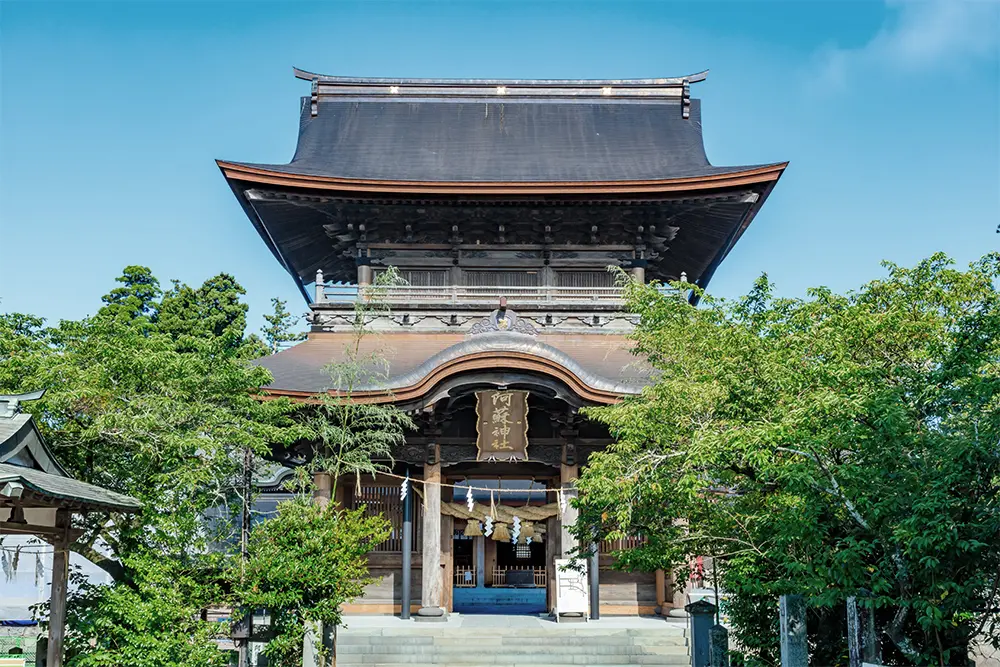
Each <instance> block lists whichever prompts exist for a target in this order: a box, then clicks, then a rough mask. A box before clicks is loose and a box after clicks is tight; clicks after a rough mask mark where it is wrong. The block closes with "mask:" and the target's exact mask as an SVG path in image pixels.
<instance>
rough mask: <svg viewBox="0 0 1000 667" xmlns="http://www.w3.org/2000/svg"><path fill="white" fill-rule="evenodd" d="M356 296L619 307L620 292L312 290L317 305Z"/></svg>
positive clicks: (389, 300) (597, 289)
mask: <svg viewBox="0 0 1000 667" xmlns="http://www.w3.org/2000/svg"><path fill="white" fill-rule="evenodd" d="M359 293H360V294H361V295H363V296H368V297H370V298H372V299H375V300H378V301H381V302H385V303H435V304H441V305H453V304H483V305H495V304H496V303H497V301H499V299H500V297H507V298H508V299H509V300H510V301H511V302H512V303H513V304H525V303H538V304H543V303H581V304H585V303H606V304H621V303H622V290H621V289H620V288H618V287H553V286H536V287H499V286H474V285H446V286H443V287H418V286H413V285H406V286H400V287H379V288H367V287H362V288H358V286H357V285H324V286H321V288H320V289H317V290H316V296H317V297H321V298H318V299H317V300H318V301H319V302H320V303H349V302H354V301H355V300H356V299H357V298H358V295H359Z"/></svg>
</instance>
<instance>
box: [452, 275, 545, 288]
mask: <svg viewBox="0 0 1000 667" xmlns="http://www.w3.org/2000/svg"><path fill="white" fill-rule="evenodd" d="M463 274H464V276H465V284H466V285H468V286H470V287H536V286H537V285H538V272H537V271H464V272H463Z"/></svg>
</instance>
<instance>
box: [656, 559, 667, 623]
mask: <svg viewBox="0 0 1000 667" xmlns="http://www.w3.org/2000/svg"><path fill="white" fill-rule="evenodd" d="M654 576H655V577H656V613H657V614H660V615H661V616H666V615H667V573H666V572H664V571H663V570H657V571H656V572H655V573H654Z"/></svg>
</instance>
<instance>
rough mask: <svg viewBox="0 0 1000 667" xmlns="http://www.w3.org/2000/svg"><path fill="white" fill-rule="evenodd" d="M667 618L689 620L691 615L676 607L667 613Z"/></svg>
mask: <svg viewBox="0 0 1000 667" xmlns="http://www.w3.org/2000/svg"><path fill="white" fill-rule="evenodd" d="M667 616H669V617H670V618H688V616H689V614H688V613H687V612H686V611H684V610H683V609H681V608H679V607H674V608H673V609H671V610H670V611H668V612H667Z"/></svg>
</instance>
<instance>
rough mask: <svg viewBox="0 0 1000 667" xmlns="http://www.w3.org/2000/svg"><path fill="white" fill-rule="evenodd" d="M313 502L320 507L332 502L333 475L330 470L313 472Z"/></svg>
mask: <svg viewBox="0 0 1000 667" xmlns="http://www.w3.org/2000/svg"><path fill="white" fill-rule="evenodd" d="M313 484H315V485H316V488H315V489H313V503H315V504H317V505H319V506H320V507H326V506H327V505H329V504H330V498H331V492H332V490H333V476H332V475H331V474H330V473H328V472H317V473H314V474H313Z"/></svg>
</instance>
